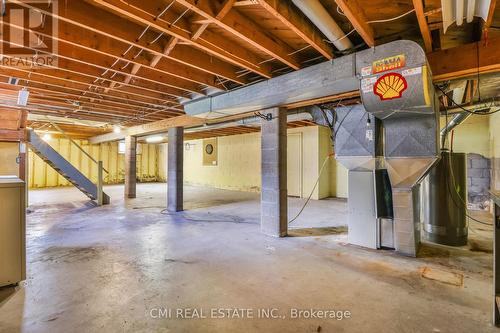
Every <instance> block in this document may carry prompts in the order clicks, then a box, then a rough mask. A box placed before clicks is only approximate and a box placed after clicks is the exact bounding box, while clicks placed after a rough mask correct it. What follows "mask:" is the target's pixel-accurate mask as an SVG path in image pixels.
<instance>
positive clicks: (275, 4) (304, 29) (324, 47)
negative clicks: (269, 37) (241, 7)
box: [258, 0, 333, 59]
mask: <svg viewBox="0 0 500 333" xmlns="http://www.w3.org/2000/svg"><path fill="white" fill-rule="evenodd" d="M258 1H259V4H260V5H261V6H262V7H263V8H264V9H265V10H267V11H268V12H269V13H271V14H272V15H273V16H274V17H275V18H277V19H278V20H280V21H281V22H282V23H283V24H285V25H286V26H287V28H289V29H290V30H292V31H293V32H295V33H296V34H297V35H299V36H300V37H301V38H302V39H303V40H304V41H305V42H306V43H307V44H309V45H311V46H312V47H313V48H314V49H315V50H317V51H318V52H319V53H321V54H322V55H323V56H324V57H325V58H327V59H333V52H332V48H331V47H330V46H329V45H328V43H327V42H325V41H324V40H323V37H322V35H321V33H320V32H319V31H318V29H317V28H316V27H315V26H313V25H312V24H311V22H310V21H309V20H307V19H306V17H305V16H304V15H301V14H300V13H299V12H298V11H297V10H296V9H295V8H294V7H292V5H291V3H290V2H289V1H285V0H258Z"/></svg>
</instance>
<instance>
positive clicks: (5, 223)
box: [0, 176, 26, 287]
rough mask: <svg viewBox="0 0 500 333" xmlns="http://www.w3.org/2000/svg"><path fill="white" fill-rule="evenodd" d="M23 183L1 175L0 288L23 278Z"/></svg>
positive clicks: (24, 263)
mask: <svg viewBox="0 0 500 333" xmlns="http://www.w3.org/2000/svg"><path fill="white" fill-rule="evenodd" d="M24 191H25V183H24V182H23V181H22V180H21V179H19V178H17V177H11V176H7V177H5V176H0V287H2V286H7V285H14V284H17V283H19V282H21V281H23V280H25V279H26V207H25V202H24V199H25V192H24Z"/></svg>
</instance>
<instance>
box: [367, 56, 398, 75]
mask: <svg viewBox="0 0 500 333" xmlns="http://www.w3.org/2000/svg"><path fill="white" fill-rule="evenodd" d="M405 65H406V58H405V55H404V54H398V55H396V56H393V57H388V58H384V59H380V60H377V61H374V62H373V66H372V67H373V68H372V71H373V74H377V73H381V72H387V71H391V70H395V69H398V68H401V67H404V66H405Z"/></svg>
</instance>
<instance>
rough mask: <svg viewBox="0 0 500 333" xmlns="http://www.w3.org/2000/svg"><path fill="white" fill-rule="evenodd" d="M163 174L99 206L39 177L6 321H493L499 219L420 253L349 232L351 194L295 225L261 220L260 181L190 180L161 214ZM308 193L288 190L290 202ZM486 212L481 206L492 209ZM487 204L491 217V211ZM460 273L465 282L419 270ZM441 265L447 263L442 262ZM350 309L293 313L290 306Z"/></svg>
mask: <svg viewBox="0 0 500 333" xmlns="http://www.w3.org/2000/svg"><path fill="white" fill-rule="evenodd" d="M165 188H166V185H165V184H142V185H139V187H138V196H139V197H138V198H137V199H133V200H126V201H124V200H123V199H121V198H122V193H123V187H122V186H111V187H107V188H106V191H107V193H108V194H110V195H111V198H112V204H111V205H110V206H105V207H94V206H92V205H90V204H89V203H88V202H87V201H85V199H84V197H83V196H81V194H80V193H79V192H78V191H77V190H75V189H72V188H63V189H53V190H37V191H31V193H30V194H31V207H30V208H31V209H32V211H33V212H32V213H30V214H29V215H28V227H27V228H28V250H27V255H28V279H27V281H26V282H24V283H22V284H21V286H19V287H16V288H4V289H0V332H19V331H24V332H124V331H127V332H398V333H399V332H468V333H470V332H494V331H497V330H496V329H494V328H493V327H492V326H491V324H490V322H491V308H492V302H491V294H492V255H491V237H490V234H491V227H489V226H480V225H477V224H473V225H472V227H473V231H471V233H470V236H471V242H470V245H469V246H467V247H463V248H448V247H441V246H436V245H433V246H431V245H424V246H423V249H422V251H421V256H420V258H418V259H413V258H403V257H399V256H397V255H394V254H393V253H392V252H390V251H375V250H367V249H362V248H358V247H355V246H351V245H347V244H346V243H345V242H346V233H345V227H343V225H344V224H345V213H346V203H345V201H341V200H322V201H313V202H312V203H311V206H310V207H308V208H307V209H306V210H305V212H304V214H303V215H302V216H301V218H300V219H299V220H298V221H297V222H295V223H294V225H293V226H292V228H293V230H292V231H291V232H290V234H291V235H292V236H294V237H287V238H284V239H274V238H269V237H265V236H263V235H261V234H260V232H259V201H258V199H259V195H258V194H255V193H242V192H232V191H222V190H213V189H207V188H201V187H192V186H187V187H186V189H185V191H186V194H185V196H186V204H185V207H186V209H188V210H189V211H187V212H184V213H180V214H172V215H162V214H161V213H160V212H161V210H162V209H163V208H164V207H165V200H166V199H165V197H166V196H165ZM302 203H303V200H302V199H290V215H291V216H292V215H294V213H296V212H297V211H298V210H299V208H300V206H301V204H302ZM483 217H484V216H483ZM484 218H486V217H484ZM425 267H427V271H429V270H430V271H431V272H434V273H436V274H437V273H439V274H440V275H444V276H445V277H446V274H449V273H457V274H458V276H460V275H463V284H462V285H459V286H456V285H451V284H448V283H444V282H442V281H444V280H443V279H442V277H438V280H431V279H428V278H424V277H422V270H423V269H424V268H425ZM439 274H438V275H439ZM165 307H167V308H172V309H174V313H173V314H172V315H173V317H175V309H177V308H180V309H184V308H196V309H200V308H202V309H203V311H204V315H206V316H210V313H209V311H210V309H213V308H214V309H218V308H245V309H246V308H250V309H253V311H254V317H257V309H261V308H276V309H278V314H279V315H280V318H278V319H262V318H254V319H250V318H246V319H236V318H234V319H211V318H205V319H176V318H172V319H168V318H163V319H155V318H152V316H151V313H153V314H157V312H155V311H156V309H158V308H165ZM291 308H297V309H328V310H330V309H334V310H346V311H350V313H351V318H349V319H343V320H336V319H318V318H312V319H292V318H290V309H291Z"/></svg>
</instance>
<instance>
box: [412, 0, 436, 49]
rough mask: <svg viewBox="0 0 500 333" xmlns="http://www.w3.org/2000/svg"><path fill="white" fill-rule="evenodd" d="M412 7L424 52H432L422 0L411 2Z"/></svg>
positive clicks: (430, 37) (429, 32)
mask: <svg viewBox="0 0 500 333" xmlns="http://www.w3.org/2000/svg"><path fill="white" fill-rule="evenodd" d="M413 7H414V8H415V14H416V15H417V20H418V26H419V28H420V33H421V34H422V39H423V40H424V46H425V51H426V52H432V36H431V31H430V29H429V26H428V25H427V19H426V17H425V14H424V3H423V2H422V0H413Z"/></svg>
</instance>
